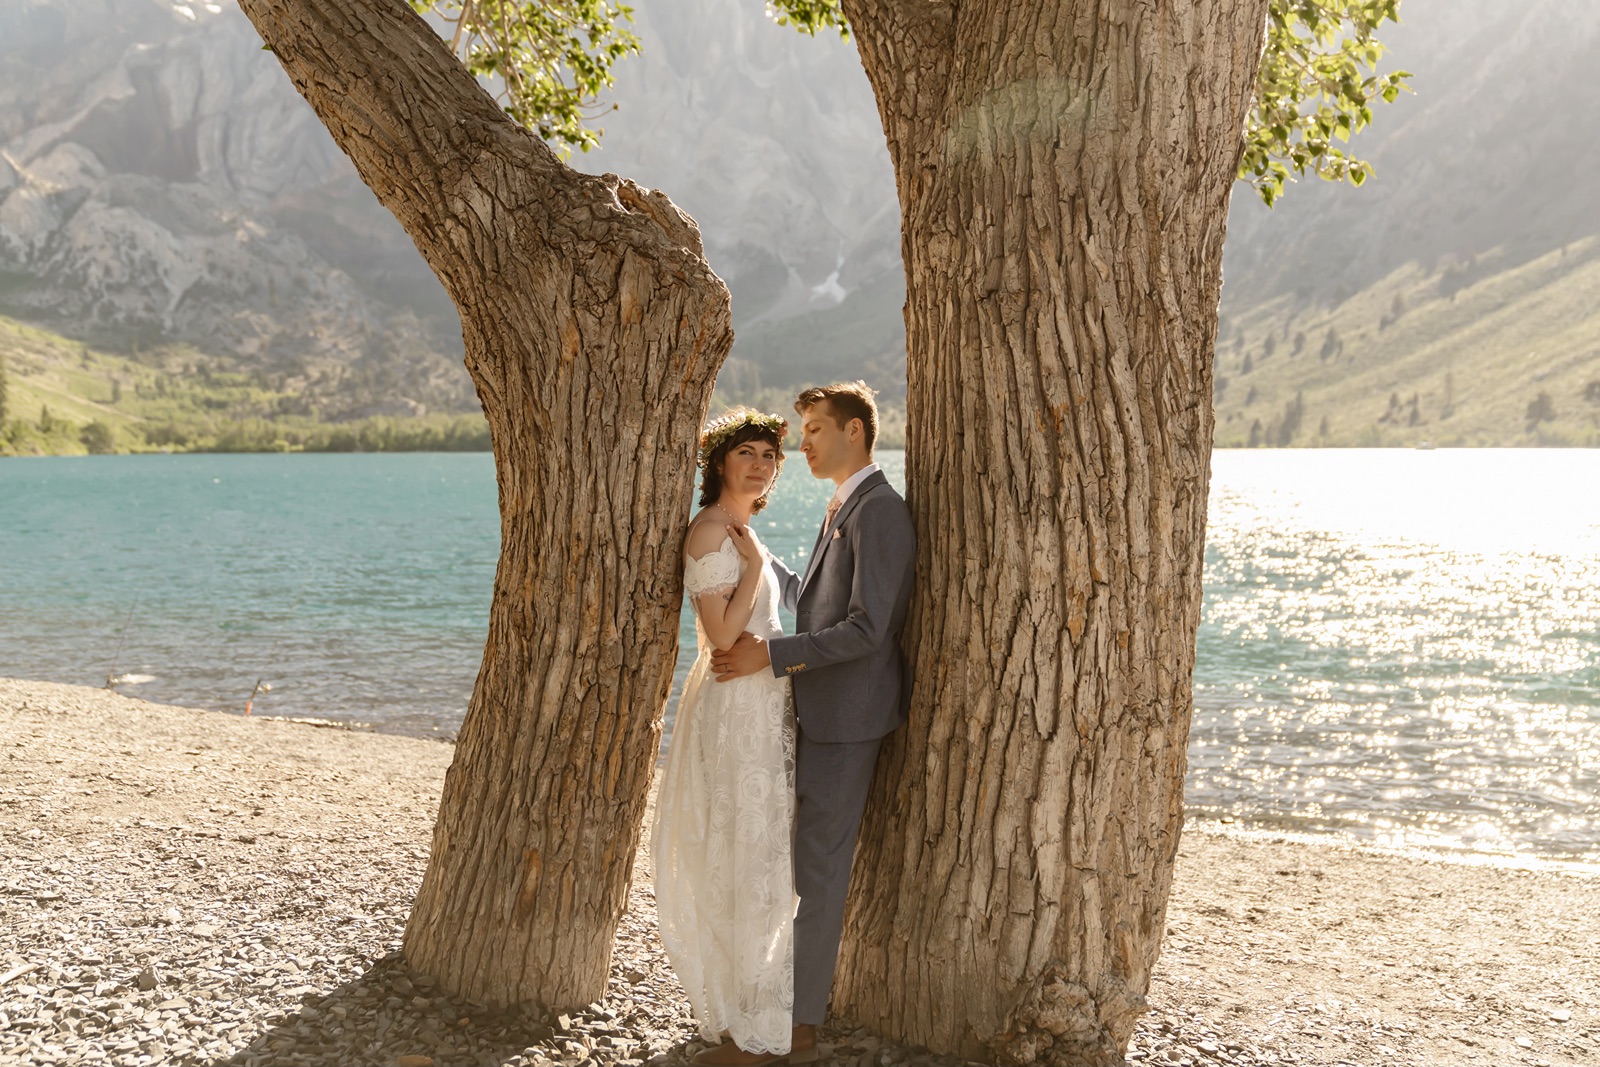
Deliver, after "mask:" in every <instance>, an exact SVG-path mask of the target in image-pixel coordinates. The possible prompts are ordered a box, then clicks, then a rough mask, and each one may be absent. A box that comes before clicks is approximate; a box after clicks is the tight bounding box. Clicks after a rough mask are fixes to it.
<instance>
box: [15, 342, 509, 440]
mask: <svg viewBox="0 0 1600 1067" xmlns="http://www.w3.org/2000/svg"><path fill="white" fill-rule="evenodd" d="M0 378H3V382H4V398H5V399H4V404H3V409H0V456H4V455H24V456H26V455H75V454H77V455H81V454H84V453H87V452H157V451H164V452H258V451H301V450H304V451H339V452H354V451H363V452H377V451H411V450H452V451H466V450H477V449H486V448H488V427H487V424H486V423H485V422H484V420H483V418H482V416H480V415H457V414H452V415H437V416H427V417H422V418H410V419H405V418H389V417H374V418H366V419H359V420H354V421H348V422H326V421H323V420H320V419H318V418H317V417H316V416H315V414H314V413H312V412H311V411H308V410H307V408H306V405H305V402H304V400H303V399H301V398H299V397H297V396H295V395H291V394H288V393H284V392H280V391H275V390H273V389H272V388H269V386H268V382H267V380H266V379H265V378H264V377H262V376H251V375H249V374H244V373H241V372H239V371H237V370H229V369H225V365H224V364H223V363H222V362H221V361H219V360H216V359H213V358H211V357H208V356H207V355H206V354H204V353H201V352H198V351H196V350H194V349H192V348H189V347H187V346H183V345H166V346H162V347H158V348H153V349H150V350H147V351H141V352H138V353H137V357H136V358H129V357H127V356H121V355H115V354H112V353H110V352H107V351H105V350H103V349H99V348H96V347H93V346H91V345H86V344H83V343H81V342H78V341H74V340H70V339H68V338H66V337H62V336H60V335H59V334H54V333H51V332H49V331H47V330H42V329H38V328H36V327H32V326H28V325H25V324H23V323H20V322H17V321H16V320H14V319H9V318H5V317H0Z"/></svg>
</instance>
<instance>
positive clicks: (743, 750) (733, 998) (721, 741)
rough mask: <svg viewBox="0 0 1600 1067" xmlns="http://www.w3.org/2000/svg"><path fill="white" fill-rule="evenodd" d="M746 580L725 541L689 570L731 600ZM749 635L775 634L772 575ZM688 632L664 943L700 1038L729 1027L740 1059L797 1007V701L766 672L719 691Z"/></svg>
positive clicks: (673, 759)
mask: <svg viewBox="0 0 1600 1067" xmlns="http://www.w3.org/2000/svg"><path fill="white" fill-rule="evenodd" d="M741 574H742V561H741V560H740V557H739V553H738V550H737V549H736V548H735V547H734V544H733V541H732V539H729V540H725V541H723V542H722V546H721V548H719V549H718V550H717V551H716V552H713V553H711V554H709V555H706V556H702V557H700V558H699V559H690V560H687V561H685V568H684V578H683V587H684V594H685V595H686V596H689V597H697V596H702V595H704V594H706V593H728V592H731V591H732V590H733V589H734V587H735V586H737V585H738V584H739V578H740V575H741ZM746 629H747V630H748V631H749V632H750V633H753V634H755V635H757V636H759V637H776V636H778V635H780V634H782V632H783V628H782V624H781V623H780V622H779V620H778V598H777V583H776V581H775V580H774V578H773V574H772V569H771V568H770V567H762V568H761V582H760V585H759V586H758V587H757V590H756V604H755V610H754V611H752V612H751V615H750V623H749V625H748V626H747V627H746ZM695 634H696V638H697V640H698V647H699V655H697V656H696V657H695V661H694V666H693V667H691V668H690V669H689V677H688V680H687V681H686V682H685V683H684V688H683V698H682V700H681V701H680V702H679V704H678V715H677V719H676V721H675V723H674V725H673V729H672V749H671V751H670V752H669V753H668V754H667V766H666V769H665V770H664V771H663V772H662V776H661V791H660V793H659V794H658V796H657V798H656V821H655V826H654V827H653V829H652V832H651V839H650V852H651V858H652V860H653V861H654V863H655V875H656V884H655V891H656V911H657V912H658V914H659V916H660V920H661V941H662V943H663V944H664V945H665V946H666V950H667V958H668V959H670V960H671V961H672V969H673V970H674V971H676V972H677V974H678V981H679V982H681V983H682V984H683V991H684V993H685V994H687V995H688V998H689V1004H690V1006H691V1007H692V1008H693V1010H694V1017H695V1021H696V1022H697V1023H698V1024H699V1025H700V1033H701V1036H702V1037H704V1038H705V1039H706V1040H708V1041H715V1040H717V1039H718V1036H719V1035H720V1034H721V1033H722V1032H723V1031H727V1032H728V1034H729V1035H730V1036H731V1037H732V1038H733V1040H734V1041H735V1042H737V1043H738V1045H739V1047H740V1048H742V1049H744V1050H745V1051H746V1052H773V1053H784V1052H788V1051H789V1037H790V1033H791V1018H792V1013H793V1008H794V961H793V948H792V934H793V928H794V909H795V897H794V873H793V868H792V862H793V861H792V858H791V835H792V832H793V822H794V743H795V742H794V704H793V698H792V697H791V695H790V690H789V680H788V679H787V678H774V677H773V676H772V674H771V673H770V672H760V673H757V674H755V675H752V676H750V677H746V678H736V679H734V680H733V681H731V682H721V683H719V682H718V681H717V680H716V676H715V675H713V674H712V673H711V643H710V641H708V640H707V638H706V632H705V628H704V627H703V626H701V625H700V623H699V620H698V614H697V617H696V622H695Z"/></svg>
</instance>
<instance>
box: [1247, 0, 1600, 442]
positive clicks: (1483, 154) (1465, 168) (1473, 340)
mask: <svg viewBox="0 0 1600 1067" xmlns="http://www.w3.org/2000/svg"><path fill="white" fill-rule="evenodd" d="M1401 13H1402V14H1403V15H1404V16H1405V22H1404V23H1402V24H1401V25H1400V26H1399V27H1398V28H1390V29H1387V30H1385V32H1384V40H1385V41H1386V43H1388V45H1389V46H1390V48H1391V56H1390V58H1389V60H1387V61H1386V65H1388V66H1390V67H1397V68H1401V69H1406V70H1410V71H1412V72H1413V73H1414V75H1415V77H1414V79H1413V82H1412V84H1413V86H1414V87H1415V90H1416V92H1415V94H1414V95H1405V96H1402V97H1401V98H1400V100H1399V101H1397V102H1396V103H1395V104H1393V105H1389V106H1386V107H1380V108H1379V109H1378V111H1377V115H1376V121H1375V123H1374V125H1373V126H1372V127H1371V128H1370V129H1368V130H1366V131H1364V132H1363V133H1361V134H1360V135H1359V136H1358V138H1357V140H1356V148H1357V150H1358V151H1359V152H1360V153H1361V154H1363V155H1364V156H1365V157H1366V158H1368V159H1370V160H1371V161H1372V163H1373V166H1374V168H1375V171H1376V173H1375V175H1374V177H1373V178H1372V179H1370V180H1369V181H1368V182H1367V183H1366V184H1365V185H1364V186H1363V187H1362V188H1360V189H1353V188H1351V187H1349V186H1337V185H1330V184H1327V183H1324V182H1317V181H1302V182H1300V183H1299V184H1297V185H1295V186H1293V187H1292V188H1291V189H1290V190H1289V193H1288V195H1287V197H1285V199H1284V200H1283V201H1282V203H1281V205H1280V206H1279V207H1277V208H1275V209H1273V210H1270V211H1269V210H1267V209H1266V208H1264V207H1263V206H1262V205H1261V204H1260V203H1259V202H1258V201H1256V200H1255V199H1254V197H1253V196H1252V195H1251V194H1250V192H1249V190H1246V189H1243V188H1241V189H1240V190H1239V191H1238V192H1237V193H1236V194H1235V197H1234V204H1233V209H1232V212H1231V215H1230V219H1229V232H1228V243H1227V251H1226V254H1225V257H1224V273H1223V277H1224V279H1225V284H1224V286H1223V301H1222V325H1221V330H1220V333H1219V343H1218V346H1217V383H1218V388H1217V442H1218V444H1222V445H1244V444H1249V443H1250V442H1251V440H1252V439H1256V440H1261V441H1263V443H1277V444H1282V443H1295V444H1318V443H1326V444H1342V445H1351V444H1367V445H1380V444H1384V445H1396V444H1422V443H1433V444H1437V445H1451V444H1461V445H1468V444H1504V445H1513V444H1587V445H1600V384H1593V385H1592V384H1591V383H1600V270H1597V255H1600V250H1597V244H1600V189H1597V186H1596V183H1595V178H1594V175H1595V174H1596V173H1600V139H1597V138H1596V137H1595V136H1594V132H1595V131H1596V130H1600V65H1597V64H1596V63H1595V60H1594V57H1595V56H1596V55H1600V5H1597V4H1594V3H1593V2H1592V0H1530V2H1528V3H1519V4H1502V3H1497V2H1494V0H1405V4H1404V6H1403V7H1402V8H1401ZM1302 336H1303V337H1304V338H1306V339H1305V340H1304V341H1301V340H1300V338H1301V337H1302ZM1330 336H1331V337H1332V338H1333V341H1332V342H1331V343H1329V341H1328V339H1329V337H1330ZM1325 352H1326V355H1324V353H1325ZM1296 396H1300V397H1301V401H1300V408H1301V409H1302V411H1301V413H1300V414H1299V415H1298V416H1295V415H1294V414H1293V413H1292V411H1291V409H1292V408H1294V406H1295V404H1296V400H1295V398H1296ZM1541 397H1543V398H1544V399H1541ZM1586 397H1588V398H1590V399H1586ZM1286 413H1289V414H1290V417H1289V418H1288V420H1287V421H1288V423H1289V424H1290V425H1291V428H1293V427H1294V426H1295V424H1298V432H1297V433H1290V434H1287V435H1286V434H1284V433H1283V425H1284V423H1285V418H1284V416H1285V414H1286ZM1324 418H1325V419H1326V420H1327V433H1325V434H1323V433H1319V432H1318V431H1319V430H1321V429H1322V427H1323V419H1324ZM1275 422H1276V423H1277V425H1278V431H1277V433H1274V432H1273V425H1274V423H1275Z"/></svg>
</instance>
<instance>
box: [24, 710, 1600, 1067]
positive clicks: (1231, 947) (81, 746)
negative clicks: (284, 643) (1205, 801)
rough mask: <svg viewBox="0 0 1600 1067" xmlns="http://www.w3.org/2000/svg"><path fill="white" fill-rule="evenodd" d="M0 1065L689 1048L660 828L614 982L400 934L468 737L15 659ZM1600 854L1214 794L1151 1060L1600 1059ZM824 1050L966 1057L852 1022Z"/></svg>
mask: <svg viewBox="0 0 1600 1067" xmlns="http://www.w3.org/2000/svg"><path fill="white" fill-rule="evenodd" d="M0 750H3V751H4V754H5V755H4V759H3V761H0V849H3V853H4V857H5V860H4V865H3V867H0V1064H29V1065H35V1064H36V1065H68V1064H72V1065H76V1064H86V1065H90V1064H117V1065H144V1064H155V1063H172V1064H216V1065H220V1064H228V1065H238V1067H248V1065H277V1064H285V1065H290V1064H303V1065H315V1067H348V1065H367V1064H371V1065H394V1067H429V1065H430V1064H433V1065H437V1067H453V1065H468V1064H471V1065H483V1064H503V1065H544V1064H586V1063H587V1064H645V1063H655V1064H678V1063H683V1062H685V1060H686V1059H687V1057H688V1056H689V1055H692V1054H693V1052H694V1051H695V1050H697V1049H698V1047H699V1046H698V1045H697V1044H696V1043H694V1041H693V1038H694V1029H693V1027H692V1026H691V1025H690V1022H689V1019H688V1017H687V1013H686V1011H685V1010H684V1006H683V1003H682V995H681V993H680V991H679V990H678V987H677V983H676V981H675V979H674V978H673V977H672V973H671V971H670V969H669V968H668V967H667V965H666V961H665V958H664V956H663V953H662V950H661V946H660V944H659V942H658V941H657V940H656V935H655V913H654V908H653V900H652V897H651V893H650V879H649V870H648V867H647V866H646V857H645V856H644V855H641V857H640V865H639V867H638V868H636V873H635V877H634V886H633V890H632V894H631V897H630V905H629V910H628V913H627V914H626V915H625V917H624V919H623V923H622V926H621V928H620V929H619V931H618V933H617V942H616V951H615V953H614V958H613V962H612V972H611V983H610V986H609V987H608V989H607V991H606V995H605V997H604V999H603V1000H601V1001H600V1002H599V1003H597V1004H594V1005H590V1006H589V1007H588V1008H587V1009H585V1010H583V1011H581V1012H575V1013H572V1014H570V1015H566V1016H562V1017H558V1018H553V1019H552V1018H543V1017H531V1016H526V1015H518V1014H504V1013H502V1014H494V1013H490V1012H486V1011H484V1010H483V1009H481V1008H480V1007H478V1006H476V1005H472V1004H465V1003H460V1002H457V1001H452V1000H451V999H449V998H448V997H445V996H443V995H442V994H440V993H439V992H438V991H437V990H435V989H434V988H433V987H432V985H431V983H430V982H429V981H428V980H427V978H426V977H425V976H421V975H417V974H414V973H412V972H410V971H408V970H407V969H406V967H405V965H404V962H403V961H402V960H401V959H400V958H399V955H398V952H397V949H398V946H399V939H400V934H401V931H402V929H403V926H404V922H405V915H406V911H407V908H408V907H409V905H410V900H411V897H412V894H413V893H414V891H415V889H416V886H417V884H418V882H419V880H420V878H421V875H422V870H423V866H424V864H425V863H426V861H427V854H428V846H429V839H430V832H431V827H432V823H433V818H434V814H435V809H436V806H437V803H438V797H439V790H440V786H441V783H442V780H443V776H444V772H445V768H446V767H447V766H448V764H449V761H450V759H451V756H452V752H453V750H452V747H451V746H450V745H448V744H444V743H440V742H434V741H425V740H415V739H411V738H405V737H395V736H389V735H382V734H374V733H368V732H363V731H352V730H346V729H341V728H332V727H326V726H316V725H310V724H305V723H300V722H285V721H274V720H270V719H255V718H250V719H247V718H242V717H239V716H235V715H225V714H221V713H217V712H210V711H198V710H193V709H188V708H175V707H164V706H159V705H154V704H148V703H144V702H141V701H138V700H134V699H130V698H127V697H123V696H120V695H117V694H115V693H110V692H106V691H103V690H95V689H85V688H81V687H75V686H66V685H56V684H52V683H44V682H26V681H12V680H3V679H0ZM1597 930H1600V872H1597V871H1595V870H1590V869H1573V868H1558V867H1555V866H1548V865H1547V866H1539V867H1535V868H1512V867H1507V866H1503V865H1494V864H1490V863H1487V862H1484V861H1481V860H1473V859H1471V858H1465V859H1463V858H1455V859H1449V858H1441V857H1431V856H1425V855H1413V854H1409V853H1407V854H1400V853H1392V852H1383V851H1378V850H1372V849H1361V848H1356V847H1353V846H1350V845H1346V844H1341V843H1339V842H1337V841H1333V840H1329V839H1302V838H1294V837H1289V836H1279V835H1273V834H1268V833H1260V832H1254V833H1250V832H1240V831H1236V830H1233V829H1232V828H1231V827H1222V826H1214V825H1200V824H1192V825H1191V826H1190V827H1188V828H1187V829H1186V830H1185V834H1184V839H1183V847H1182V851H1181V853H1180V856H1179V860H1178V871H1177V880H1176V887H1175V890H1174V893H1173V897H1172V902H1171V906H1170V910H1169V915H1168V928H1167V936H1166V940H1165V943H1164V947H1163V953H1162V958H1161V962H1160V964H1159V966H1158V968H1157V972H1156V976H1155V980H1154V982H1153V984H1152V987H1151V990H1150V996H1149V1000H1150V1005H1151V1011H1150V1013H1149V1014H1148V1015H1147V1016H1146V1017H1145V1019H1144V1021H1143V1022H1142V1024H1141V1025H1140V1028H1139V1030H1138V1032H1137V1034H1136V1035H1135V1037H1134V1040H1133V1043H1132V1046H1131V1047H1130V1049H1129V1054H1128V1059H1129V1061H1130V1062H1133V1063H1143V1064H1163V1065H1172V1067H1201V1065H1211V1064H1224V1065H1228V1064H1231V1065H1257V1064H1259V1065H1276V1064H1296V1065H1298V1064H1305V1065H1341V1064H1348V1065H1358V1067H1367V1065H1372V1067H1380V1065H1381V1067H1394V1065H1407V1064H1428V1065H1434V1064H1437V1065H1467V1064H1485V1065H1495V1067H1499V1065H1510V1064H1528V1065H1530V1067H1539V1065H1572V1067H1594V1065H1595V1064H1600V936H1597ZM823 1038H824V1042H825V1045H826V1046H827V1049H828V1051H829V1056H830V1058H829V1060H828V1062H831V1063H833V1064H838V1065H841V1067H844V1065H848V1067H869V1065H880V1067H882V1065H887V1064H900V1063H953V1062H955V1061H941V1060H938V1059H936V1058H933V1057H929V1056H926V1055H923V1054H919V1053H917V1052H915V1051H914V1050H907V1049H903V1048H899V1047H896V1046H894V1045H892V1044H888V1043H884V1042H880V1041H879V1040H878V1039H877V1038H875V1037H874V1036H873V1035H871V1034H868V1033H865V1032H863V1031H858V1030H851V1029H848V1028H835V1029H829V1030H826V1031H825V1032H824V1034H823Z"/></svg>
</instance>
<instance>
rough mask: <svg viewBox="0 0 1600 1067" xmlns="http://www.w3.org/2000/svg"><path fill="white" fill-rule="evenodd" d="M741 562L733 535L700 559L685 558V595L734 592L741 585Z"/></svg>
mask: <svg viewBox="0 0 1600 1067" xmlns="http://www.w3.org/2000/svg"><path fill="white" fill-rule="evenodd" d="M740 564H741V561H740V559H739V550H738V549H737V548H736V547H734V544H733V538H731V537H730V538H727V539H726V540H724V541H723V542H722V545H721V547H720V548H718V549H717V550H716V551H715V552H708V553H706V554H705V555H704V556H701V557H700V558H699V559H693V558H690V559H686V560H684V562H683V593H684V595H685V596H687V597H690V598H693V597H701V596H705V595H706V594H707V593H719V594H726V593H731V592H733V591H734V589H735V588H737V587H738V585H739V572H740V571H741V569H742V567H741V566H740Z"/></svg>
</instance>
